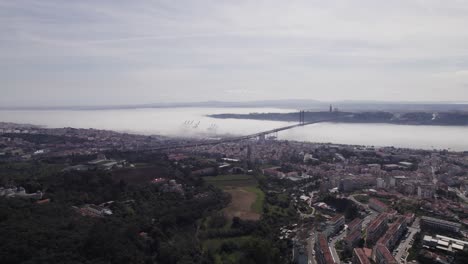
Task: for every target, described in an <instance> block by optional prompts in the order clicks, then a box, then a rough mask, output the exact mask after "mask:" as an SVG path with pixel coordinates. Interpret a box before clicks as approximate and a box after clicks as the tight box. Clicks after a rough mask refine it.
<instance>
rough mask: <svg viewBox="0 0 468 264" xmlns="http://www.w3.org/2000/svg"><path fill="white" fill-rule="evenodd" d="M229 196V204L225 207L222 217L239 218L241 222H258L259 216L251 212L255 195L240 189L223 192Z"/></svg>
mask: <svg viewBox="0 0 468 264" xmlns="http://www.w3.org/2000/svg"><path fill="white" fill-rule="evenodd" d="M225 191H226V192H228V193H229V194H231V197H232V199H231V203H229V205H228V207H226V208H225V209H224V210H223V211H224V215H225V216H226V217H227V218H233V217H239V218H240V219H243V220H259V219H260V214H258V213H255V212H253V211H252V204H253V203H254V202H255V199H257V195H256V194H255V193H253V192H249V191H247V190H245V189H244V188H242V187H237V188H230V189H227V190H225Z"/></svg>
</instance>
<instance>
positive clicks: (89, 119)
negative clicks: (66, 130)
mask: <svg viewBox="0 0 468 264" xmlns="http://www.w3.org/2000/svg"><path fill="white" fill-rule="evenodd" d="M292 111H295V110H291V109H289V110H288V109H273V108H143V109H124V110H92V111H83V110H80V111H71V110H47V111H45V110H43V111H29V110H15V111H12V110H0V122H1V121H3V122H15V123H27V124H34V125H43V126H45V127H49V128H57V127H76V128H96V129H108V130H115V131H120V132H129V133H139V134H146V135H151V134H159V135H166V136H187V137H217V136H219V135H246V134H252V133H256V132H260V131H264V130H269V129H273V128H277V127H281V126H286V125H291V124H292V123H287V122H276V121H257V120H240V119H214V118H210V117H207V116H206V115H208V114H220V113H243V114H246V113H252V112H265V113H266V112H292ZM298 118H299V115H298ZM278 137H279V139H287V140H297V141H310V142H322V143H328V142H330V143H340V144H357V145H368V146H395V147H406V148H422V149H450V150H456V151H467V150H468V127H461V126H451V127H448V126H410V125H391V124H338V123H319V124H313V125H308V126H304V127H298V128H294V129H291V130H287V131H282V132H279V134H278Z"/></svg>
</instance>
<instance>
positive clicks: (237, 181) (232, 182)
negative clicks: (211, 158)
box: [203, 174, 257, 189]
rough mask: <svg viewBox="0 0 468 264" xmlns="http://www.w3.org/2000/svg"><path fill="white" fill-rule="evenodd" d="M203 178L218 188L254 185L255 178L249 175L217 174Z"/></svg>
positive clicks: (255, 182)
mask: <svg viewBox="0 0 468 264" xmlns="http://www.w3.org/2000/svg"><path fill="white" fill-rule="evenodd" d="M203 179H204V180H205V181H206V182H208V183H209V184H212V185H214V186H216V187H218V188H221V189H224V188H227V187H237V186H240V187H244V186H256V185H257V180H256V179H255V178H254V177H253V176H251V175H245V174H239V175H219V176H209V177H203Z"/></svg>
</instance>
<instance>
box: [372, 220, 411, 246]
mask: <svg viewBox="0 0 468 264" xmlns="http://www.w3.org/2000/svg"><path fill="white" fill-rule="evenodd" d="M405 231H406V217H404V216H401V217H398V219H397V220H396V221H395V222H393V223H392V224H391V225H390V227H389V228H388V231H387V232H386V233H385V235H384V236H383V237H381V238H380V239H379V240H378V241H377V244H382V245H384V246H385V247H387V248H388V249H389V250H393V249H394V248H395V246H396V245H397V242H398V241H399V240H400V238H401V237H402V236H403V234H404V233H405Z"/></svg>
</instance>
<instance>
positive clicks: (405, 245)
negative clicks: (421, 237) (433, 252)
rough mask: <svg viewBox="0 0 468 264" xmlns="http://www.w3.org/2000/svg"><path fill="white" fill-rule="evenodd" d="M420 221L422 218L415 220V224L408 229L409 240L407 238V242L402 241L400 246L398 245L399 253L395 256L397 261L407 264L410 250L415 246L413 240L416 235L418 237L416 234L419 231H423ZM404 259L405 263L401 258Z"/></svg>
mask: <svg viewBox="0 0 468 264" xmlns="http://www.w3.org/2000/svg"><path fill="white" fill-rule="evenodd" d="M419 220H420V218H419V217H418V218H416V219H415V220H414V223H413V224H412V225H411V226H410V227H408V233H409V235H408V238H406V239H405V240H402V241H401V242H400V245H398V253H397V254H396V255H395V259H396V260H397V261H398V262H399V263H406V258H407V257H408V250H409V249H410V248H411V247H412V246H413V245H412V244H411V240H412V239H413V237H414V235H416V233H418V232H419V231H421V229H420V227H419ZM402 257H403V259H404V260H403V261H402V260H401V258H402Z"/></svg>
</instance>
